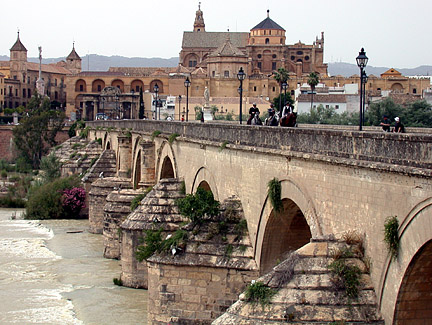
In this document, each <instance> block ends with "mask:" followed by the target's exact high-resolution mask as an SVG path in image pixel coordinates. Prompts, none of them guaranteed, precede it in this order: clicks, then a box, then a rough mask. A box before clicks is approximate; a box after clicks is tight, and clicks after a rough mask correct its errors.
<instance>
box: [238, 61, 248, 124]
mask: <svg viewBox="0 0 432 325" xmlns="http://www.w3.org/2000/svg"><path fill="white" fill-rule="evenodd" d="M245 78H246V73H244V71H243V67H240V70H239V72H238V73H237V79H238V80H240V87H239V91H240V124H242V102H243V98H242V97H243V80H245Z"/></svg>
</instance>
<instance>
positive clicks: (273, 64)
mask: <svg viewBox="0 0 432 325" xmlns="http://www.w3.org/2000/svg"><path fill="white" fill-rule="evenodd" d="M272 70H276V62H272Z"/></svg>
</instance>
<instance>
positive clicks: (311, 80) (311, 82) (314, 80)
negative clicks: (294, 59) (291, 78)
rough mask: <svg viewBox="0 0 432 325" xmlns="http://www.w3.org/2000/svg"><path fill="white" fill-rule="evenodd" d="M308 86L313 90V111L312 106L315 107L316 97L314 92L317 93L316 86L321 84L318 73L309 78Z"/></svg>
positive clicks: (310, 75)
mask: <svg viewBox="0 0 432 325" xmlns="http://www.w3.org/2000/svg"><path fill="white" fill-rule="evenodd" d="M307 83H308V85H309V86H310V87H311V90H312V97H311V109H312V105H313V96H314V92H315V87H316V85H318V83H319V77H318V74H317V73H316V72H311V73H310V74H309V76H308V80H307Z"/></svg>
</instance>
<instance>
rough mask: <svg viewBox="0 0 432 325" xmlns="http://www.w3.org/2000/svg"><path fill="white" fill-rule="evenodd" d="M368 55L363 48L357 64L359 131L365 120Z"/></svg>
mask: <svg viewBox="0 0 432 325" xmlns="http://www.w3.org/2000/svg"><path fill="white" fill-rule="evenodd" d="M368 60H369V59H368V57H367V56H366V52H365V50H364V48H361V50H360V52H359V55H358V56H357V58H356V61H357V66H358V67H359V68H360V120H359V131H362V126H363V121H364V99H365V97H364V93H365V92H366V91H365V90H366V87H364V86H363V84H364V83H366V81H365V79H366V80H367V77H366V72H365V71H364V69H365V68H366V65H367V63H368Z"/></svg>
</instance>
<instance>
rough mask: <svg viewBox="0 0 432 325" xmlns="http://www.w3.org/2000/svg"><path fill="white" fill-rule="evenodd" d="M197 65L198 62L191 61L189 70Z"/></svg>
mask: <svg viewBox="0 0 432 325" xmlns="http://www.w3.org/2000/svg"><path fill="white" fill-rule="evenodd" d="M196 65H197V61H196V60H189V68H193V67H195V66H196Z"/></svg>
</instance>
